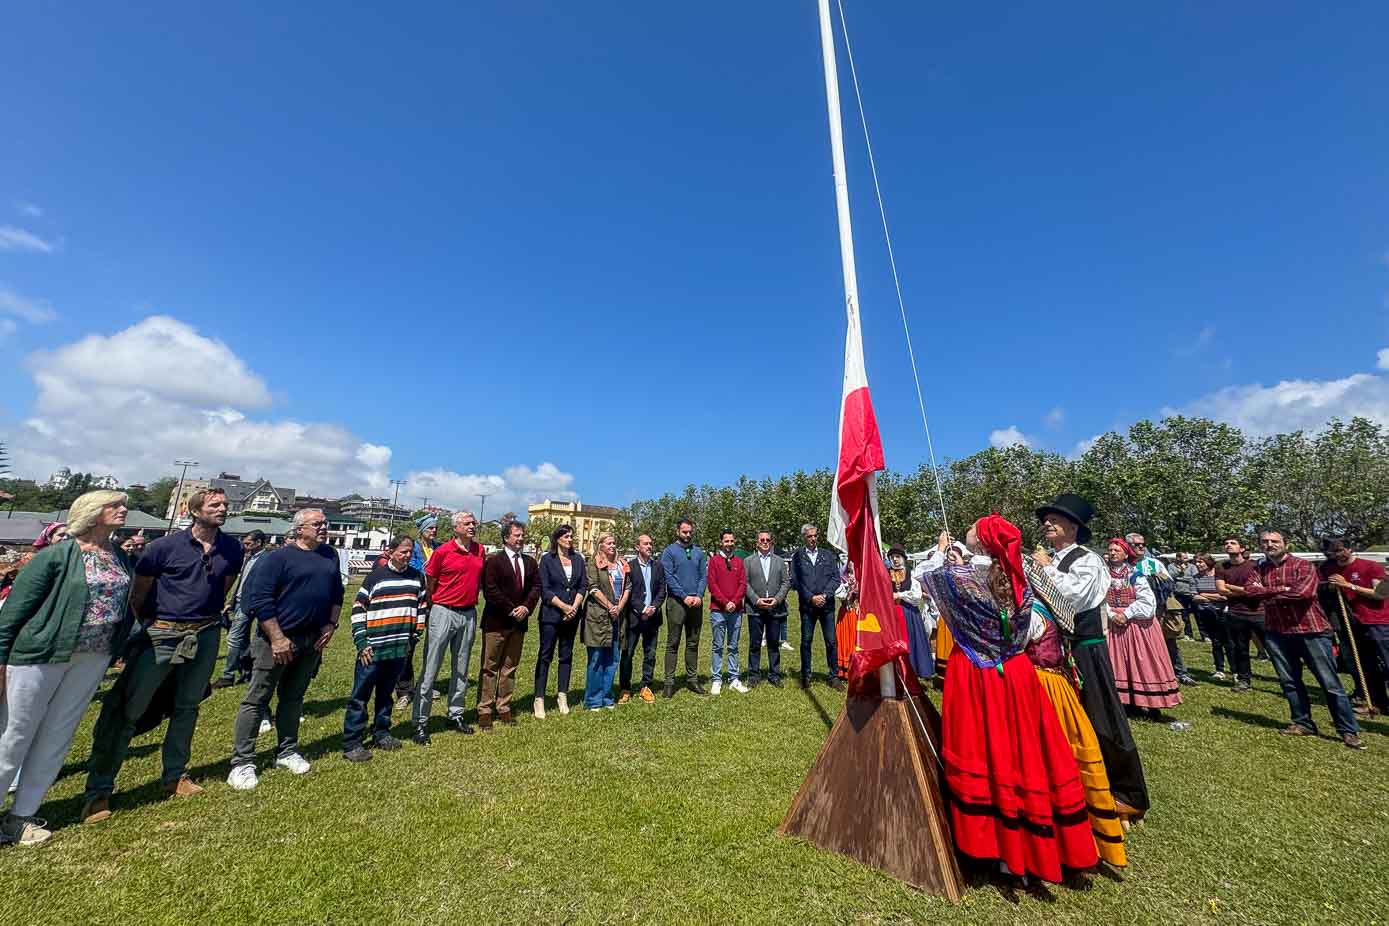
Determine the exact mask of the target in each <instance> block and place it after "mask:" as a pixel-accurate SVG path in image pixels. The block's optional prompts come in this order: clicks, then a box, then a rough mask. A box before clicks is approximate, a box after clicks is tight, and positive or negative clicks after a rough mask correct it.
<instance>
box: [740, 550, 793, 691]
mask: <svg viewBox="0 0 1389 926" xmlns="http://www.w3.org/2000/svg"><path fill="white" fill-rule="evenodd" d="M743 565H744V566H745V567H746V570H747V575H748V590H747V595H746V598H747V606H748V663H747V665H748V685H749V686H751V687H753V688H756V687H757V685H758V683H759V682H761V681H762V679H761V678H760V672H761V669H762V640H763V639H764V638H765V639H766V641H767V681H768V682H769V683H771V684H772V685H774V686H776V687H777V688H780V687H781V646H780V642H781V628H782V627H784V626H785V625H786V595H787V593H788V592H789V591H790V590H791V567H790V565H789V564H788V563H787V562H786V560H784V559H782V558H781V557H780V556H777V555H776V553H775V552H773V550H772V532H771V531H765V530H764V531H758V532H757V552H756V553H754V554H752V555H751V556H749V557H748V558H747V559H745V560H744V561H743Z"/></svg>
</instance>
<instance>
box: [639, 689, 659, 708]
mask: <svg viewBox="0 0 1389 926" xmlns="http://www.w3.org/2000/svg"><path fill="white" fill-rule="evenodd" d="M641 699H642V700H643V701H645V702H646V703H647V704H655V703H656V696H655V695H654V694H652V693H651V689H650V688H642V690H641Z"/></svg>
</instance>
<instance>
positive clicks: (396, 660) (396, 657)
mask: <svg viewBox="0 0 1389 926" xmlns="http://www.w3.org/2000/svg"><path fill="white" fill-rule="evenodd" d="M414 549H415V542H414V540H412V539H411V538H409V537H396V538H395V539H393V540H392V541H391V544H390V546H389V547H388V548H387V553H386V562H385V563H384V564H382V565H379V566H377V567H376V568H374V569H372V571H371V572H370V573H369V574H368V575H367V577H366V579H364V580H363V581H362V587H361V589H359V590H358V592H357V597H356V599H355V600H354V601H353V602H352V642H353V643H355V644H356V646H357V666H356V673H355V675H354V676H353V679H352V695H351V697H349V698H348V701H347V715H346V717H344V718H343V724H342V749H343V756H344V758H346V759H347V760H348V761H349V762H365V761H367V760H368V759H370V758H371V753H370V752H368V751H367V749H366V747H365V745H364V743H363V739H364V737H365V735H366V730H367V702H368V701H369V700H371V698H372V697H373V695H374V696H375V698H376V710H375V713H374V717H373V721H372V725H371V741H372V745H373V746H375V747H376V748H377V749H399V748H400V741H399V740H397V739H396V738H395V737H393V736H391V732H390V731H391V692H392V690H393V689H394V687H395V683H396V679H398V678H399V677H400V673H401V672H402V671H403V670H404V668H405V654H406V653H407V652H408V651H409V649H410V644H411V642H412V641H413V640H414V638H415V637H416V636H417V635H418V634H419V633H420V631H422V630H423V629H424V622H425V615H426V614H427V613H428V610H429V605H428V600H429V596H428V595H427V594H426V592H425V583H424V575H423V574H422V573H421V572H420V571H419V570H418V569H415V568H413V567H412V566H411V565H410V556H411V554H412V553H413V552H414Z"/></svg>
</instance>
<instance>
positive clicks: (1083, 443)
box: [1066, 434, 1104, 460]
mask: <svg viewBox="0 0 1389 926" xmlns="http://www.w3.org/2000/svg"><path fill="white" fill-rule="evenodd" d="M1103 436H1104V435H1102V434H1096V435H1095V436H1093V437H1087V438H1085V440H1080V441H1076V445H1075V446H1074V447H1072V448H1071V452H1070V453H1068V454H1066V459H1068V460H1079V459H1080V458H1081V457H1083V456H1085V452H1086V451H1087V450H1089V449H1090V448H1091V447H1093V446H1095V441H1097V440H1099V439H1100V438H1101V437H1103Z"/></svg>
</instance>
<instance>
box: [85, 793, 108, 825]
mask: <svg viewBox="0 0 1389 926" xmlns="http://www.w3.org/2000/svg"><path fill="white" fill-rule="evenodd" d="M110 817H111V799H110V798H109V797H94V798H92V799H91V800H89V801H87V803H85V804H83V805H82V822H83V823H100V822H101V821H102V820H107V819H110Z"/></svg>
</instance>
